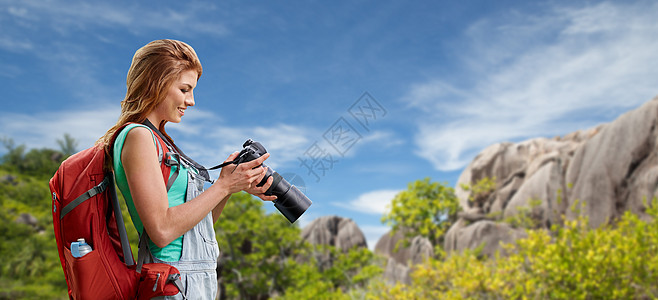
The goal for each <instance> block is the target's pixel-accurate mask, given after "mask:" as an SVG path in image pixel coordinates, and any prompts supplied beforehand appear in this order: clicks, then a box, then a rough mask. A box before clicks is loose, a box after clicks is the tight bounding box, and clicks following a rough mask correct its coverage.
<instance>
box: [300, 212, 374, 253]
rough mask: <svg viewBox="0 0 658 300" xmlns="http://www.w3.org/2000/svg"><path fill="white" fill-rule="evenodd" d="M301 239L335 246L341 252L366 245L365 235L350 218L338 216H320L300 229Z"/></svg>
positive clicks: (314, 243)
mask: <svg viewBox="0 0 658 300" xmlns="http://www.w3.org/2000/svg"><path fill="white" fill-rule="evenodd" d="M302 239H304V240H306V241H308V242H309V243H311V244H313V245H330V246H336V247H337V248H339V249H341V250H342V251H343V252H348V251H349V250H350V249H352V248H353V247H367V244H366V237H365V235H363V232H362V231H361V229H359V226H357V225H356V223H355V222H354V221H352V220H351V219H346V218H342V217H338V216H325V217H320V218H317V219H315V220H313V222H311V223H310V224H308V225H306V227H304V229H303V230H302Z"/></svg>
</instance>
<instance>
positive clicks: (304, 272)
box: [283, 246, 382, 299]
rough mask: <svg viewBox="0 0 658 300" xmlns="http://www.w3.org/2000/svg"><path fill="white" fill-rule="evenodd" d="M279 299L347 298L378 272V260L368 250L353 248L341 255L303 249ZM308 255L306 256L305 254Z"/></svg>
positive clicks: (326, 249) (323, 248)
mask: <svg viewBox="0 0 658 300" xmlns="http://www.w3.org/2000/svg"><path fill="white" fill-rule="evenodd" d="M306 249H307V250H310V252H307V253H304V254H303V255H302V256H300V257H301V258H303V259H304V260H305V259H308V258H310V261H308V262H307V263H303V264H299V265H298V268H297V269H295V270H294V271H293V272H294V273H293V274H291V275H292V281H291V283H292V284H291V285H290V286H289V287H288V288H287V289H286V292H285V295H284V297H283V299H351V298H352V297H351V296H350V295H349V294H350V293H354V292H355V291H358V290H359V289H361V288H363V287H364V286H366V285H367V284H368V282H369V281H370V280H371V279H372V278H375V277H377V276H378V275H380V274H381V273H382V268H381V267H379V265H380V264H381V262H380V261H378V260H380V259H381V258H379V257H376V256H375V255H374V254H373V253H372V252H370V250H368V249H358V248H354V249H352V250H350V251H348V252H347V253H343V252H342V251H340V250H338V249H337V248H335V247H331V246H314V247H306ZM309 254H310V255H309Z"/></svg>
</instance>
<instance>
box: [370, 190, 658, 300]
mask: <svg viewBox="0 0 658 300" xmlns="http://www.w3.org/2000/svg"><path fill="white" fill-rule="evenodd" d="M648 213H649V214H650V215H651V216H652V220H650V221H643V220H640V219H639V218H638V216H637V215H634V214H632V213H630V212H626V213H625V214H624V215H623V217H622V218H621V219H620V220H619V222H618V223H616V224H615V225H606V226H602V227H600V228H597V229H590V228H589V226H588V224H587V220H586V219H585V218H578V219H575V220H565V226H564V227H558V226H555V227H554V228H553V230H552V231H550V232H549V231H547V230H543V229H536V230H529V231H528V238H526V239H522V240H519V241H517V243H515V244H514V245H508V246H507V250H510V251H508V252H509V253H510V254H509V256H507V257H501V256H498V257H496V258H495V259H481V258H479V257H478V256H477V254H476V253H474V252H472V251H465V252H463V253H461V254H454V255H451V256H450V257H448V258H446V259H445V260H431V261H430V262H429V263H428V264H425V265H421V266H418V268H417V269H416V271H415V272H414V273H413V274H412V280H413V284H411V285H408V286H407V285H402V284H397V285H395V286H388V287H386V286H384V287H383V288H382V289H380V290H375V291H371V292H370V293H369V296H371V297H372V298H377V299H648V298H653V299H655V298H656V297H658V285H657V284H656V282H658V256H656V252H657V250H658V219H657V218H658V200H656V199H654V200H653V202H652V205H651V206H650V208H649V209H648Z"/></svg>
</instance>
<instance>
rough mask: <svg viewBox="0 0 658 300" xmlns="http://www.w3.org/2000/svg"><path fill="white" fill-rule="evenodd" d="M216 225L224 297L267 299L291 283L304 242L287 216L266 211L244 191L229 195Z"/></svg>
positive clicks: (260, 203) (281, 291)
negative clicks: (266, 212) (297, 256)
mask: <svg viewBox="0 0 658 300" xmlns="http://www.w3.org/2000/svg"><path fill="white" fill-rule="evenodd" d="M228 201H229V202H228V203H227V204H226V207H225V208H224V211H223V212H222V215H221V216H220V218H219V220H218V222H217V223H216V224H215V232H216V233H217V240H218V242H219V246H220V250H221V252H222V254H221V256H220V265H221V268H220V274H219V276H220V277H221V284H222V286H223V287H222V288H221V289H222V291H223V292H224V295H223V296H226V297H228V298H229V299H238V298H239V299H266V298H268V297H269V295H272V294H277V293H278V294H282V293H283V292H284V291H285V288H286V287H287V286H289V285H290V276H291V274H292V273H293V269H294V268H296V266H297V263H296V262H295V261H294V259H293V258H294V257H295V256H296V255H298V254H299V253H300V251H301V250H302V249H303V247H304V245H303V242H302V240H301V238H300V230H299V227H297V226H296V225H294V224H290V223H289V222H288V221H287V220H286V218H284V217H283V216H281V215H279V214H278V213H275V214H267V215H266V214H265V209H264V208H263V201H262V200H260V199H255V198H253V197H252V196H251V195H249V194H246V193H238V194H234V195H233V196H231V198H230V199H229V200H228Z"/></svg>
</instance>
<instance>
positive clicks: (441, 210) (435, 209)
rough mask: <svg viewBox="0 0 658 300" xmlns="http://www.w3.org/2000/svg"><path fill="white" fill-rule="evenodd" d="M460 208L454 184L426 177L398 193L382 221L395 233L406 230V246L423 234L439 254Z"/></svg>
mask: <svg viewBox="0 0 658 300" xmlns="http://www.w3.org/2000/svg"><path fill="white" fill-rule="evenodd" d="M459 209H460V207H459V201H458V199H457V197H456V196H455V192H454V190H453V189H452V188H451V187H448V186H446V185H445V184H440V183H436V182H430V179H429V178H425V179H423V180H417V181H414V182H412V183H409V185H408V188H407V190H406V191H402V192H400V193H399V194H397V195H396V196H395V198H394V199H393V201H392V202H391V206H390V212H388V213H387V214H384V216H383V217H382V222H385V223H386V224H388V225H389V226H391V227H392V231H393V232H397V231H399V230H403V231H404V232H405V236H406V239H405V241H404V243H405V246H407V245H408V244H409V242H410V239H411V238H413V237H414V236H418V235H420V236H423V237H426V238H427V239H429V241H430V242H431V243H432V245H434V247H435V249H436V250H435V253H437V254H438V253H441V252H442V251H441V249H442V248H441V245H443V237H444V234H445V232H446V231H447V230H448V228H450V226H451V225H452V224H453V223H454V222H455V221H456V219H457V212H458V211H459ZM398 246H399V245H398Z"/></svg>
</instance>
